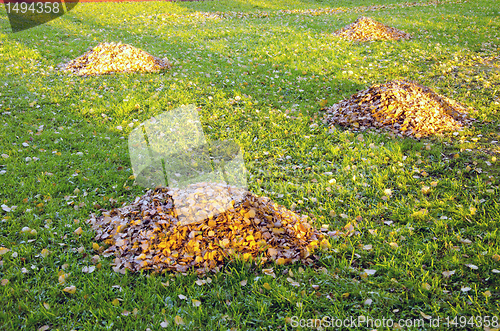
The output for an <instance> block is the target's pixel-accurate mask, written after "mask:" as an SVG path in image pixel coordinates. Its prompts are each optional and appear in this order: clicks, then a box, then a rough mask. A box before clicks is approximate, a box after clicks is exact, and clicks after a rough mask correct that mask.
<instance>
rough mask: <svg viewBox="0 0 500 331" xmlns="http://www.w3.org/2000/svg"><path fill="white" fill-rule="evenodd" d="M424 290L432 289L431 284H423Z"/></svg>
mask: <svg viewBox="0 0 500 331" xmlns="http://www.w3.org/2000/svg"><path fill="white" fill-rule="evenodd" d="M422 288H423V289H425V290H427V291H429V290H430V289H431V285H430V284H429V283H423V284H422Z"/></svg>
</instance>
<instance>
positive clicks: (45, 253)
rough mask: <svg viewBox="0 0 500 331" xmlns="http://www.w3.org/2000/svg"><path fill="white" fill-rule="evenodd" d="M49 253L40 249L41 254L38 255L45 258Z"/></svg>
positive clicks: (45, 249)
mask: <svg viewBox="0 0 500 331" xmlns="http://www.w3.org/2000/svg"><path fill="white" fill-rule="evenodd" d="M49 253H50V252H49V250H48V249H47V248H44V249H42V252H41V253H40V255H41V256H42V257H44V258H45V257H47V256H48V255H49Z"/></svg>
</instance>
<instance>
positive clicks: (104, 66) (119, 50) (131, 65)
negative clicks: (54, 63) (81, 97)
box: [65, 43, 172, 76]
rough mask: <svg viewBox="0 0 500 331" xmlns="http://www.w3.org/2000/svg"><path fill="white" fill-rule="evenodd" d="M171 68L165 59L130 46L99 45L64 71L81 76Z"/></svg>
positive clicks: (67, 65) (71, 62) (68, 65)
mask: <svg viewBox="0 0 500 331" xmlns="http://www.w3.org/2000/svg"><path fill="white" fill-rule="evenodd" d="M171 67H172V64H171V63H170V62H169V61H168V60H167V59H160V58H158V57H156V56H153V55H151V54H149V53H147V52H145V51H143V50H141V49H138V48H135V47H133V46H131V45H127V44H121V43H118V44H116V43H100V44H99V45H97V46H96V47H94V48H93V49H91V50H90V51H88V52H86V53H85V54H83V55H82V56H79V57H77V58H76V59H74V60H71V61H70V62H69V63H68V64H66V66H65V70H68V71H71V72H72V73H74V74H77V75H82V76H83V75H101V74H107V73H114V72H133V71H142V72H156V71H160V70H163V69H170V68H171Z"/></svg>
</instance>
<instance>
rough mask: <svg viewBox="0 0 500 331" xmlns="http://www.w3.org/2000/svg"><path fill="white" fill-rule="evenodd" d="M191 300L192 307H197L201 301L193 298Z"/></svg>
mask: <svg viewBox="0 0 500 331" xmlns="http://www.w3.org/2000/svg"><path fill="white" fill-rule="evenodd" d="M192 302H193V307H199V306H200V305H201V301H199V300H195V299H193V300H192Z"/></svg>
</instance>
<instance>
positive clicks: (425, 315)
mask: <svg viewBox="0 0 500 331" xmlns="http://www.w3.org/2000/svg"><path fill="white" fill-rule="evenodd" d="M420 315H422V317H423V318H425V319H427V320H428V319H431V317H432V316H430V315H427V314H425V313H423V312H420Z"/></svg>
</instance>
